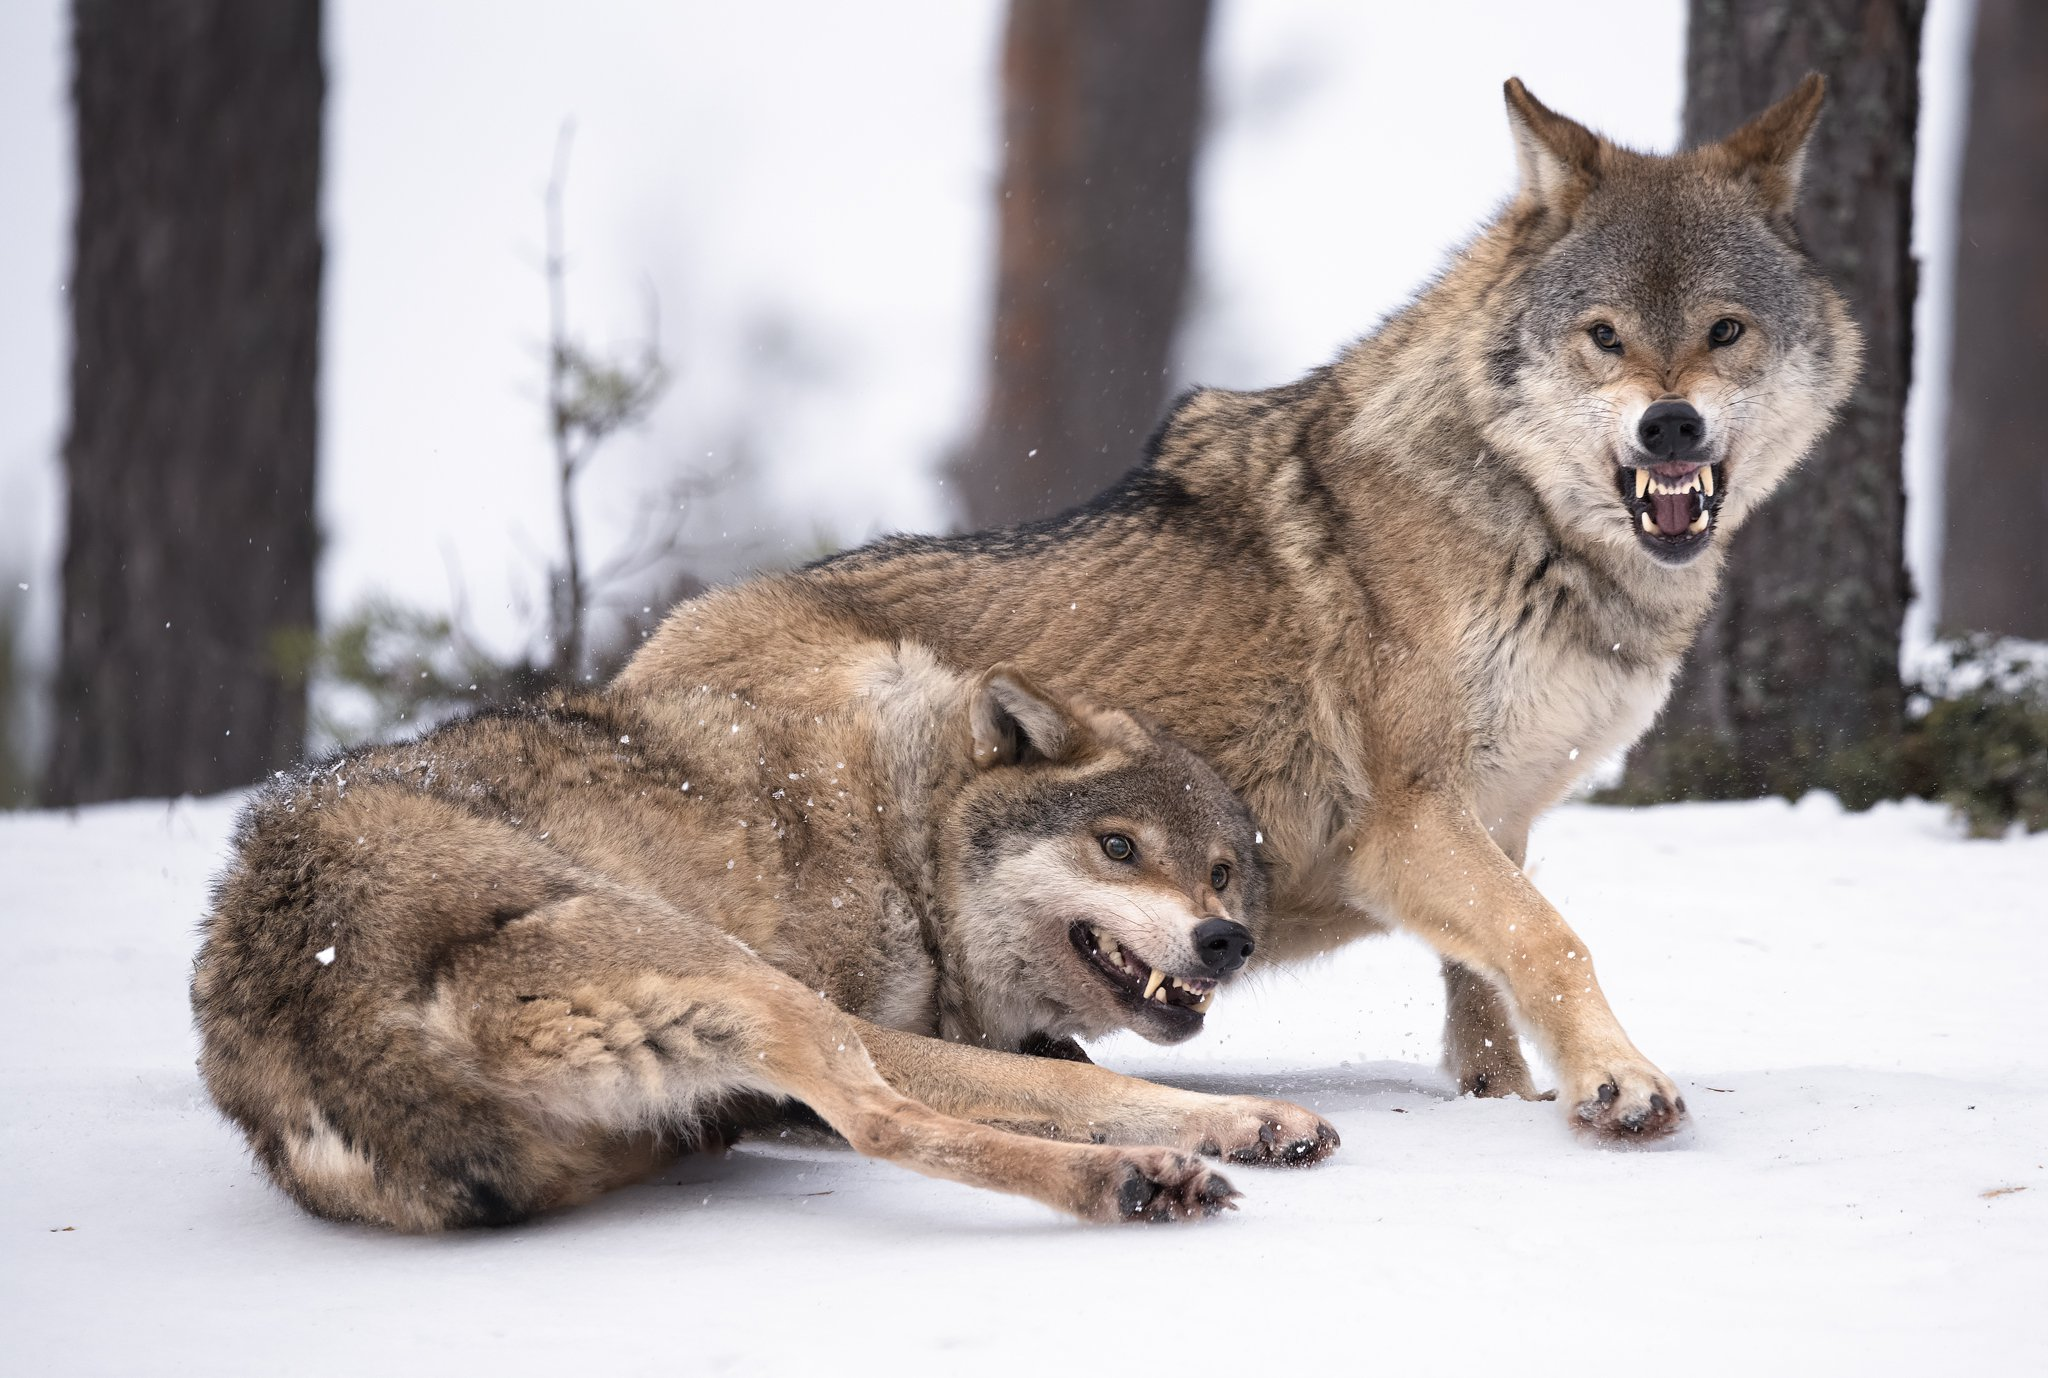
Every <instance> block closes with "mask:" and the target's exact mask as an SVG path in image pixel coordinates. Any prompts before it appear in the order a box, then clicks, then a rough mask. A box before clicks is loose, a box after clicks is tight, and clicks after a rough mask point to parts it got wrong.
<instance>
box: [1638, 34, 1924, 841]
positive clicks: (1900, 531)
mask: <svg viewBox="0 0 2048 1378" xmlns="http://www.w3.org/2000/svg"><path fill="white" fill-rule="evenodd" d="M1923 9H1924V5H1923V3H1922V2H1921V0H1692V6H1691V15H1690V22H1689V24H1688V28H1687V34H1686V96H1685V137H1686V140H1687V142H1688V143H1697V142H1703V141H1705V140H1709V139H1716V138H1720V137H1722V136H1723V135H1726V134H1728V133H1729V132H1731V131H1732V130H1734V129H1735V128H1736V127H1737V126H1738V125H1739V124H1741V123H1742V122H1743V121H1744V120H1745V119H1747V118H1748V117H1749V116H1751V115H1754V114H1755V113H1756V112H1757V111H1759V110H1761V109H1763V108H1764V107H1765V106H1766V105H1767V104H1769V103H1770V102H1771V101H1772V100H1774V99H1776V98H1777V97H1779V96H1782V95H1783V94H1784V93H1785V92H1786V91H1789V90H1790V89H1792V87H1793V85H1794V84H1795V83H1797V81H1798V80H1799V78H1800V77H1801V76H1803V75H1804V74H1805V73H1807V72H1808V71H1819V72H1821V73H1823V74H1825V75H1826V77H1827V78H1828V97H1829V99H1828V107H1827V110H1826V112H1825V113H1824V114H1823V115H1822V116H1821V122H1820V126H1819V128H1818V129H1817V130H1816V131H1815V133H1814V137H1813V142H1812V143H1811V144H1810V145H1809V146H1808V151H1807V159H1806V171H1805V177H1804V182H1803V191H1802V194H1801V197H1800V207H1799V215H1798V224H1799V233H1800V236H1801V238H1802V239H1803V240H1804V241H1805V243H1806V246H1807V248H1808V249H1809V250H1810V251H1811V252H1812V254H1813V256H1814V257H1815V258H1816V259H1817V260H1818V261H1819V263H1820V265H1821V267H1822V268H1823V269H1824V270H1825V271H1826V272H1827V274H1828V276H1829V277H1830V278H1832V279H1833V281H1834V283H1835V285H1836V287H1838V288H1839V289H1840V290H1841V292H1842V295H1843V296H1844V297H1845V298H1846V299H1847V300H1848V302H1849V305H1850V308H1851V310H1852V311H1853V312H1854V313H1855V317H1856V321H1857V324H1859V325H1860V326H1861V327H1862V329H1863V339H1864V351H1865V353H1864V366H1863V377H1862V380H1861V382H1860V384H1859V385H1858V387H1857V389H1856V391H1855V393H1854V394H1853V395H1852V396H1851V397H1850V399H1849V402H1848V405H1847V406H1846V407H1845V408H1844V409H1843V412H1842V415H1841V417H1840V419H1839V420H1837V421H1836V423H1835V426H1834V429H1833V430H1831V431H1830V432H1829V433H1828V434H1827V436H1826V437H1825V438H1824V439H1823V440H1822V441H1821V442H1820V444H1819V445H1818V446H1817V447H1816V448H1815V450H1814V452H1813V453H1812V454H1811V455H1809V456H1807V459H1806V462H1805V463H1804V464H1802V465H1801V466H1800V467H1799V469H1798V470H1797V471H1795V472H1794V473H1793V475H1792V477H1791V478H1790V479H1788V480H1787V481H1786V483H1785V485H1784V487H1783V488H1782V489H1781V490H1780V491H1779V492H1778V494H1777V495H1776V496H1774V497H1773V498H1772V499H1771V500H1770V501H1769V502H1768V503H1767V504H1765V506H1764V507H1763V508H1762V510H1761V511H1759V512H1758V513H1757V514H1756V515H1755V516H1754V517H1752V518H1751V519H1750V521H1749V522H1748V523H1747V525H1745V526H1744V527H1743V529H1742V530H1741V531H1740V532H1738V533H1737V534H1736V536H1735V538H1734V544H1733V548H1732V549H1731V551H1730V553H1729V562H1728V573H1727V576H1726V582H1725V584H1724V585H1723V588H1722V591H1721V596H1720V598H1719V600H1718V602H1717V604H1716V608H1715V612H1714V614H1713V615H1712V617H1710V618H1709V620H1708V622H1707V624H1706V626H1705V627H1703V628H1702V629H1701V632H1700V636H1699V639H1698V641H1697V642H1696V643H1695V644H1694V646H1693V648H1692V652H1691V654H1690V655H1689V656H1688V657H1687V659H1686V663H1685V667H1684V669H1683V670H1682V671H1681V672H1680V676H1679V681H1678V687H1677V689H1676V691H1675V692H1674V693H1673V695H1672V698H1671V702H1670V704H1669V705H1668V706H1667V707H1666V708H1665V710H1664V713H1663V716H1662V717H1661V718H1660V719H1659V721H1658V724H1657V726H1656V727H1655V728H1653V729H1652V730H1651V732H1650V734H1649V736H1647V737H1646V738H1645V739H1644V740H1643V742H1642V743H1641V744H1640V745H1639V746H1638V747H1637V749H1636V752H1635V755H1634V757H1633V758H1632V759H1631V761H1630V765H1629V779H1628V781H1627V782H1626V785H1625V787H1624V789H1625V792H1626V793H1627V794H1629V795H1630V796H1632V797H1636V798H1650V799H1656V798H1687V797H1691V798H1699V797H1718V798H1728V797H1744V796H1750V795H1757V794H1766V793H1783V794H1790V795H1794V796H1796V795H1798V794H1800V793H1803V792H1804V791H1805V790H1807V789H1811V788H1827V789H1833V790H1835V791H1836V792H1837V793H1839V794H1841V795H1842V796H1843V797H1844V798H1845V799H1846V800H1849V801H1850V802H1851V803H1856V804H1861V803H1865V802H1867V801H1869V800H1871V799H1875V798H1879V797H1883V796H1884V795H1886V794H1889V793H1892V792H1894V791H1895V790H1896V789H1897V787H1898V785H1899V782H1900V772H1901V771H1902V770H1903V764H1902V762H1901V760H1900V747H1901V741H1902V734H1903V731H1904V726H1905V694H1904V690H1903V688H1902V687H1901V685H1900V681H1899V668H1898V657H1899V627H1900V624H1901V622H1902V621H1903V620H1904V617H1905V610H1906V601H1907V597H1908V585H1907V580H1906V568H1905V553H1904V516H1905V489H1904V480H1903V477H1902V465H1901V450H1902V444H1903V440H1904V430H1905V410H1906V383H1907V380H1908V378H1909V377H1910V374H1911V361H1912V353H1913V338H1912V331H1913V293H1914V264H1913V257H1912V212H1913V141H1914V132H1915V128H1916V125H1917V122H1918V119H1919V106H1920V100H1919V64H1920V20H1921V14H1922V11H1923Z"/></svg>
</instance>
